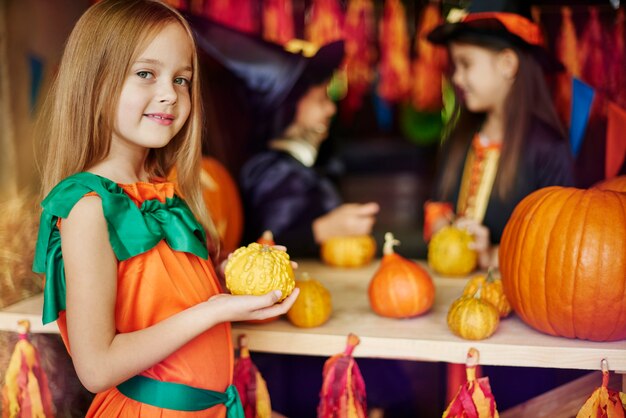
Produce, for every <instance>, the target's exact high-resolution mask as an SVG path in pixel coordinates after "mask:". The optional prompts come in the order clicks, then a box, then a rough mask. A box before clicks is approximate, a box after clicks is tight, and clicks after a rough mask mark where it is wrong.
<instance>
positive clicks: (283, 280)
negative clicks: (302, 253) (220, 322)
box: [224, 242, 296, 300]
mask: <svg viewBox="0 0 626 418" xmlns="http://www.w3.org/2000/svg"><path fill="white" fill-rule="evenodd" d="M224 275H225V276H226V287H227V288H228V290H230V292H231V293H232V294H233V295H264V294H266V293H268V292H270V291H272V290H280V291H281V292H282V296H281V299H280V300H283V299H285V298H286V297H287V296H289V295H290V294H291V292H292V291H293V288H294V287H295V285H296V282H295V277H294V274H293V269H292V267H291V262H290V261H289V254H287V253H286V252H285V251H281V250H277V249H274V248H272V247H270V246H268V245H262V244H258V243H256V242H253V243H251V244H249V245H248V246H247V247H240V248H238V249H237V250H235V252H233V254H232V255H231V257H230V259H229V260H228V264H226V269H225V270H224Z"/></svg>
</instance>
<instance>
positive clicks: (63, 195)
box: [33, 173, 233, 418]
mask: <svg viewBox="0 0 626 418" xmlns="http://www.w3.org/2000/svg"><path fill="white" fill-rule="evenodd" d="M92 194H96V195H98V196H99V197H100V198H101V199H102V207H103V211H104V216H105V218H106V221H107V226H108V231H109V240H110V242H111V246H112V248H113V250H114V252H115V255H116V257H117V258H118V268H117V271H118V276H117V280H118V282H117V301H116V305H115V326H116V330H117V332H118V333H126V332H133V331H137V330H141V329H144V328H147V327H150V326H151V325H154V324H156V323H158V322H160V321H162V320H164V319H166V318H168V317H170V316H172V315H174V314H176V313H178V312H180V311H183V310H185V309H187V308H189V307H191V306H194V305H196V304H198V303H200V302H203V301H206V300H207V299H208V298H210V297H211V296H213V295H216V294H218V293H220V292H221V288H220V285H219V282H218V280H217V277H216V274H215V271H214V269H213V267H212V264H211V262H210V261H209V260H208V252H207V247H206V237H205V234H204V231H203V229H202V227H201V226H200V225H199V223H198V222H197V220H196V219H195V218H194V217H193V215H192V213H191V210H190V209H189V207H188V206H187V205H186V204H185V202H184V201H183V200H182V199H180V198H179V197H178V196H176V194H175V192H174V185H173V183H169V182H163V183H143V182H139V183H133V184H116V183H114V182H112V181H110V180H108V179H106V178H103V177H100V176H97V175H94V174H91V173H79V174H76V175H73V176H71V177H68V178H67V179H65V180H63V181H62V182H61V183H59V184H58V185H57V186H56V187H55V188H54V189H53V190H52V191H51V192H50V194H49V195H48V196H47V197H46V199H45V200H44V201H43V202H42V207H43V213H42V217H41V224H40V230H39V237H38V242H37V249H36V255H35V262H34V266H33V267H34V268H33V269H34V270H35V271H36V272H40V273H45V275H46V277H45V287H44V312H43V321H44V323H48V322H51V321H54V320H57V322H58V326H59V329H60V331H61V336H62V337H63V341H64V342H65V345H66V347H67V348H68V352H69V351H70V347H69V344H68V336H67V324H66V317H65V272H64V266H63V256H62V254H61V238H60V233H59V227H60V224H61V220H62V219H63V218H66V217H67V216H68V215H69V213H70V211H71V209H72V207H73V206H74V205H75V204H76V202H78V200H80V199H81V198H82V197H83V196H85V195H92ZM163 338H167V335H164V336H163ZM232 369H233V348H232V343H231V334H230V324H229V323H222V324H219V325H216V326H214V327H213V328H211V329H209V330H207V331H205V332H204V333H202V334H200V335H199V336H198V337H196V338H194V339H193V340H191V341H189V342H188V343H187V344H186V345H184V346H183V347H181V348H180V349H179V350H177V351H175V352H174V353H172V354H171V355H170V356H169V357H167V358H166V359H164V360H163V361H161V362H159V363H157V364H155V365H154V366H152V367H150V368H149V369H147V370H145V371H144V372H142V373H141V376H144V377H148V378H151V379H152V380H151V381H156V383H160V382H172V383H179V384H182V385H180V386H189V387H192V388H200V389H208V390H209V391H215V392H225V391H227V389H228V388H229V385H230V384H231V381H232ZM120 386H121V385H120ZM87 416H88V417H140V416H141V417H157V416H158V417H164V418H166V417H224V416H226V407H225V406H224V405H216V406H213V407H210V408H208V409H204V410H199V411H191V412H189V411H180V410H174V409H167V408H161V407H158V406H152V405H149V404H146V403H142V402H139V401H137V400H134V399H131V398H129V397H127V396H125V395H123V394H122V393H121V392H120V390H118V388H117V387H113V388H111V389H108V390H106V391H104V392H102V393H98V394H97V395H96V396H95V399H94V401H93V403H92V405H91V407H90V409H89V412H88V413H87Z"/></svg>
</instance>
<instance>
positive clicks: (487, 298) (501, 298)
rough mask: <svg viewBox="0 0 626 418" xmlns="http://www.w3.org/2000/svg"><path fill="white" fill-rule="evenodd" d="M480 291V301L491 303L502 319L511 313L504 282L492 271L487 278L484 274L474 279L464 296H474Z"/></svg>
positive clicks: (466, 287)
mask: <svg viewBox="0 0 626 418" xmlns="http://www.w3.org/2000/svg"><path fill="white" fill-rule="evenodd" d="M479 289H482V290H481V292H480V299H481V300H482V301H484V302H489V303H491V304H492V305H493V306H494V307H495V308H496V309H497V310H498V313H499V314H500V318H504V317H506V316H508V315H509V314H510V313H511V304H510V303H509V300H508V299H507V298H506V295H505V294H504V289H503V288H502V280H500V279H499V278H496V277H495V276H494V274H493V273H492V272H491V271H489V272H487V276H486V277H485V276H484V275H482V274H481V275H478V276H474V277H472V278H471V279H470V280H469V281H468V282H467V284H466V285H465V290H463V294H464V295H474V294H476V292H477V291H478V290H479Z"/></svg>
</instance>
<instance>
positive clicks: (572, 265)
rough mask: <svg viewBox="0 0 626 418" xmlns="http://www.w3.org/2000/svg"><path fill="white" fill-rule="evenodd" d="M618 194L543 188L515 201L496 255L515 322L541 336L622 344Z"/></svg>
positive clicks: (624, 244)
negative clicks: (514, 314) (619, 342)
mask: <svg viewBox="0 0 626 418" xmlns="http://www.w3.org/2000/svg"><path fill="white" fill-rule="evenodd" d="M624 248H626V193H619V192H614V191H608V190H600V189H597V188H591V189H587V190H582V189H576V188H567V187H546V188H543V189H540V190H538V191H536V192H534V193H532V194H530V195H528V196H527V197H526V198H525V199H524V200H522V201H521V202H520V203H519V204H518V205H517V207H516V208H515V210H514V211H513V214H512V215H511V218H510V219H509V222H508V223H507V225H506V227H505V229H504V232H503V235H502V240H501V242H500V250H499V258H500V259H499V264H500V272H501V276H502V284H503V287H504V292H505V294H506V297H507V299H508V300H509V302H510V303H511V306H512V307H513V309H514V310H515V312H516V313H517V314H518V315H519V317H520V318H521V319H522V320H523V321H525V322H526V323H527V324H529V325H530V326H532V327H534V328H536V329H538V330H540V331H542V332H545V333H547V334H552V335H558V336H563V337H568V338H581V339H585V340H592V341H616V340H621V339H624V338H626V309H624V307H625V306H626V292H625V291H624V289H625V288H626V251H624Z"/></svg>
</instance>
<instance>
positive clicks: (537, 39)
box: [461, 12, 544, 46]
mask: <svg viewBox="0 0 626 418" xmlns="http://www.w3.org/2000/svg"><path fill="white" fill-rule="evenodd" d="M484 19H495V20H497V21H498V22H500V23H502V24H503V25H504V27H505V28H506V29H507V30H508V31H509V32H511V33H512V34H514V35H517V36H519V37H520V38H522V39H523V40H524V41H526V42H527V43H529V44H531V45H539V46H542V45H543V44H544V41H543V34H542V33H541V30H540V29H539V26H538V25H537V24H535V23H534V22H532V21H530V20H528V19H527V18H525V17H524V16H521V15H518V14H516V13H505V12H480V13H470V14H468V15H466V16H465V17H464V18H463V19H462V20H461V21H462V22H464V23H469V22H474V21H477V20H484Z"/></svg>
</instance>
